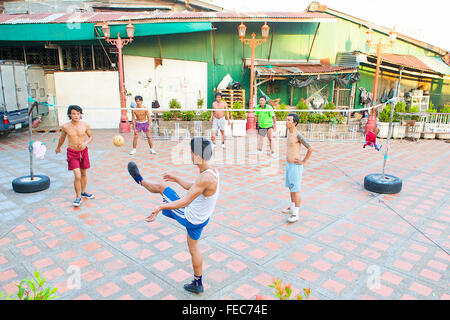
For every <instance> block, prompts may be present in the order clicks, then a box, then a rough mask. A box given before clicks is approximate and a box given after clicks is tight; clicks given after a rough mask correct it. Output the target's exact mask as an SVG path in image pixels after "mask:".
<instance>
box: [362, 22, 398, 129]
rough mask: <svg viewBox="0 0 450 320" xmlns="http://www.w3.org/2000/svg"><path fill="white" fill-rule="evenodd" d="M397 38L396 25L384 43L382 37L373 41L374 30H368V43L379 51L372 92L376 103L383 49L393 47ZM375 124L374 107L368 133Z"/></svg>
mask: <svg viewBox="0 0 450 320" xmlns="http://www.w3.org/2000/svg"><path fill="white" fill-rule="evenodd" d="M396 39H397V32H396V31H395V27H394V28H392V30H391V32H389V43H383V42H382V39H381V38H379V39H378V43H374V42H373V30H372V29H370V28H369V30H367V32H366V41H367V45H368V46H369V47H370V48H375V49H376V51H377V53H376V55H377V66H376V70H375V79H374V81H373V90H372V92H373V98H372V101H373V103H374V104H375V103H376V102H377V89H378V75H379V73H380V65H381V53H382V51H383V49H386V48H389V47H392V45H393V44H394V42H395V40H396ZM399 85H400V84H399ZM375 126H376V116H375V111H374V109H371V110H370V116H369V118H368V120H367V124H366V130H365V131H366V133H367V131H369V130H372V129H374V128H375ZM372 127H373V128H372Z"/></svg>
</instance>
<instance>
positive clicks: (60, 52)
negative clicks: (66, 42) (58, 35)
mask: <svg viewBox="0 0 450 320" xmlns="http://www.w3.org/2000/svg"><path fill="white" fill-rule="evenodd" d="M58 60H59V70H64V58H63V52H62V48H61V47H60V46H58Z"/></svg>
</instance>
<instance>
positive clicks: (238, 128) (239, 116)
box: [230, 101, 247, 137]
mask: <svg viewBox="0 0 450 320" xmlns="http://www.w3.org/2000/svg"><path fill="white" fill-rule="evenodd" d="M232 109H235V110H236V109H243V107H242V103H241V102H239V101H237V102H235V103H233V106H232ZM230 113H231V119H232V120H231V124H232V133H233V136H235V137H242V136H245V135H246V134H247V128H246V126H247V112H245V111H231V112H230Z"/></svg>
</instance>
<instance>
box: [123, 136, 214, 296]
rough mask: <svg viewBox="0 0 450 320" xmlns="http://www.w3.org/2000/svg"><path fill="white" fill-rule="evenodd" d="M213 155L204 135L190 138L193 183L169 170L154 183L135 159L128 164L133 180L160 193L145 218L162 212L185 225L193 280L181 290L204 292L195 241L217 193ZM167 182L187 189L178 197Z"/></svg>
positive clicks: (210, 213) (201, 263)
mask: <svg viewBox="0 0 450 320" xmlns="http://www.w3.org/2000/svg"><path fill="white" fill-rule="evenodd" d="M211 156H212V144H211V142H210V141H209V140H207V139H204V138H193V139H192V140H191V158H192V162H193V164H194V165H195V166H197V167H198V169H199V171H200V174H199V176H198V177H197V179H196V180H195V182H193V183H192V182H188V181H184V180H183V179H181V178H179V177H176V176H175V175H172V174H170V173H166V174H164V175H163V181H161V182H153V181H150V180H144V178H143V177H142V176H141V175H140V173H139V169H138V167H137V165H136V164H135V163H134V162H129V163H128V172H129V173H130V175H131V176H132V177H133V179H134V180H135V181H136V183H138V184H140V185H141V186H143V187H145V188H146V189H147V190H148V191H150V192H152V193H159V194H161V196H162V197H163V202H164V204H162V205H160V206H157V207H156V208H155V209H154V210H153V211H152V213H151V214H150V216H148V217H147V218H146V219H145V221H147V222H152V221H155V219H156V216H157V215H158V214H159V213H160V212H162V214H163V215H165V216H166V217H169V218H172V219H174V220H176V221H178V222H179V223H180V224H181V225H183V226H184V227H185V228H186V231H187V244H188V247H189V252H190V254H191V257H192V267H193V269H194V280H193V281H192V283H189V284H185V285H184V289H186V290H187V291H190V292H194V293H201V292H203V284H202V266H203V258H202V254H201V252H200V249H199V248H198V240H199V239H200V235H201V233H202V230H203V228H204V227H205V226H206V225H207V224H208V222H209V218H210V217H211V215H212V213H213V212H214V209H215V208H216V202H217V198H218V196H219V172H218V171H217V169H215V168H213V167H212V166H211V164H210V163H209V160H210V159H211ZM166 181H171V182H176V183H178V184H179V185H180V186H181V187H182V188H184V189H186V190H188V192H187V194H186V196H185V197H183V198H181V197H180V196H178V194H177V193H176V192H175V190H173V189H172V188H171V187H169V186H167V184H166Z"/></svg>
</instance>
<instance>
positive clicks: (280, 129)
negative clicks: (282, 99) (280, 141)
mask: <svg viewBox="0 0 450 320" xmlns="http://www.w3.org/2000/svg"><path fill="white" fill-rule="evenodd" d="M276 110H286V111H275V117H276V118H277V134H278V136H279V137H286V135H287V129H286V118H287V116H288V114H289V111H287V110H288V106H287V105H285V104H284V103H282V104H280V106H279V107H278V109H276Z"/></svg>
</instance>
